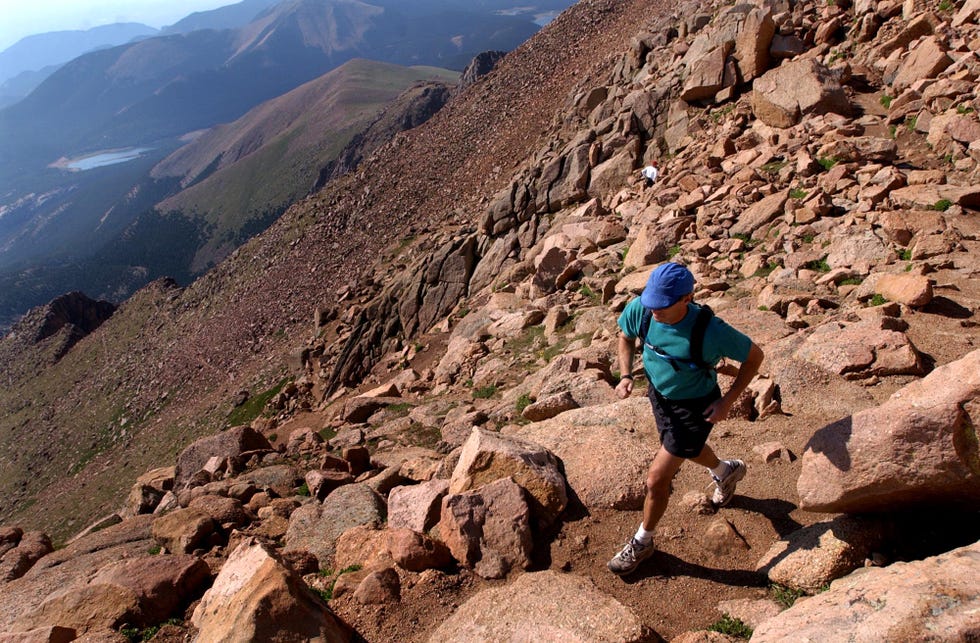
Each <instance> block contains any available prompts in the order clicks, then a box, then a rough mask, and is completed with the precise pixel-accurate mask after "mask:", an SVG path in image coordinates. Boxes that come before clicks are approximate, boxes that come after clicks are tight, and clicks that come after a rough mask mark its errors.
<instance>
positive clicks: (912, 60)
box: [892, 36, 953, 93]
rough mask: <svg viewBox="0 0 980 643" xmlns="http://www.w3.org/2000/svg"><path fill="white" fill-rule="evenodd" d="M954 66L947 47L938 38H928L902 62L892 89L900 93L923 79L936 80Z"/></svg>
mask: <svg viewBox="0 0 980 643" xmlns="http://www.w3.org/2000/svg"><path fill="white" fill-rule="evenodd" d="M951 64H953V59H952V58H950V57H949V54H947V53H946V47H945V46H943V44H942V42H941V41H940V40H939V38H937V37H936V36H926V37H925V38H923V39H922V40H921V41H919V44H918V46H917V47H916V48H915V49H913V50H912V53H910V54H909V55H908V57H907V58H905V60H903V61H902V64H901V66H899V68H898V73H896V74H895V79H894V80H893V81H892V87H894V88H895V90H896V91H897V92H899V93H901V92H902V91H903V90H905V89H907V88H908V87H910V86H912V85H913V84H915V82H916V81H918V80H922V79H923V78H935V77H936V76H938V75H939V73H940V72H941V71H943V70H944V69H946V68H947V67H949V66H950V65H951Z"/></svg>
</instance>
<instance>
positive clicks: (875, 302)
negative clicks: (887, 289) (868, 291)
mask: <svg viewBox="0 0 980 643" xmlns="http://www.w3.org/2000/svg"><path fill="white" fill-rule="evenodd" d="M869 303H870V304H871V305H872V306H882V305H884V304H886V303H888V300H887V299H885V297H884V296H883V295H880V294H875V296H874V297H872V298H871V301H870V302H869Z"/></svg>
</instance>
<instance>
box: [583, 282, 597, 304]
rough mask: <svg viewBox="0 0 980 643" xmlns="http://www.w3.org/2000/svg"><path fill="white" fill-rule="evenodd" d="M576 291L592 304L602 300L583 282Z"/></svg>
mask: <svg viewBox="0 0 980 643" xmlns="http://www.w3.org/2000/svg"><path fill="white" fill-rule="evenodd" d="M578 292H579V294H580V295H582V296H583V297H585V298H586V299H588V300H589V301H591V302H592V303H593V304H594V305H598V304H600V303H601V302H602V296H601V295H600V294H599V293H597V292H596V291H594V290H592V289H591V288H589V287H588V286H587V285H585V284H583V285H582V287H581V288H579V289H578Z"/></svg>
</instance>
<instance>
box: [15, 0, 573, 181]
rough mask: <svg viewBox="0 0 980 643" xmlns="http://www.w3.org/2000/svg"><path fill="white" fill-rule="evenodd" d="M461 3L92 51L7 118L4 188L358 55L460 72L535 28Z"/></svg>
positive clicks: (351, 8)
mask: <svg viewBox="0 0 980 643" xmlns="http://www.w3.org/2000/svg"><path fill="white" fill-rule="evenodd" d="M566 3H567V2H566ZM459 4H461V3H459V2H455V1H450V0H440V1H438V2H437V1H435V0H428V1H424V2H419V3H418V6H416V4H415V3H401V2H398V3H395V2H391V1H390V0H385V2H384V3H375V4H369V3H366V2H354V1H351V0H291V1H289V2H283V3H280V4H278V5H276V6H274V7H273V8H271V9H270V10H268V11H266V12H264V13H262V14H261V15H260V16H259V17H258V18H257V19H255V20H253V21H252V22H250V23H249V24H248V25H246V26H245V27H242V28H241V29H237V30H226V31H212V30H204V31H194V32H191V33H189V34H184V35H173V36H163V37H156V38H151V39H148V40H144V41H141V42H138V43H134V44H131V45H125V46H120V47H116V48H113V49H109V50H105V51H99V52H95V53H91V54H87V55H85V56H82V57H80V58H77V59H75V60H73V61H72V62H71V63H69V64H68V65H66V66H64V67H62V68H61V69H59V70H58V71H57V72H56V73H54V74H53V75H52V76H51V77H49V78H48V79H47V80H45V81H44V82H43V83H42V84H41V85H40V86H39V87H38V88H37V89H36V90H35V91H34V92H33V93H32V94H31V95H30V96H28V97H27V98H26V99H24V100H23V101H21V102H20V103H18V104H16V105H13V106H11V107H8V108H7V109H5V110H2V111H0V139H2V140H4V141H5V145H4V146H3V149H2V150H0V180H2V179H3V178H4V174H5V172H4V170H5V169H6V171H7V172H10V171H12V170H11V168H12V167H16V168H25V167H29V166H30V165H32V164H33V165H34V166H35V167H37V166H39V165H42V164H46V163H48V162H50V161H51V160H53V159H55V158H58V157H59V156H63V155H67V154H68V153H69V152H74V151H79V150H86V149H100V148H106V147H114V146H115V147H123V146H127V145H137V144H145V143H147V142H151V141H154V140H157V139H161V138H165V137H171V136H179V135H181V134H184V133H186V132H189V131H192V130H195V129H201V128H206V127H210V126H213V125H215V124H217V123H221V122H228V121H232V120H235V119H237V118H239V117H240V116H242V115H243V114H244V113H245V112H246V111H248V110H249V109H251V108H252V107H254V106H255V105H257V104H259V103H261V102H263V101H265V100H268V99H270V98H273V97H275V96H279V95H281V94H283V93H285V92H287V91H289V90H291V89H293V88H294V87H297V86H299V85H301V84H302V83H304V82H307V81H309V80H312V79H313V78H316V77H318V76H320V75H322V74H324V73H326V72H327V71H329V70H330V69H333V68H335V67H337V66H339V65H341V64H343V63H344V62H346V61H348V60H351V59H352V58H356V57H363V58H370V59H374V60H380V61H383V62H392V63H395V64H401V65H434V66H439V67H445V68H450V69H458V70H462V69H463V67H464V66H465V65H466V64H467V63H468V62H469V60H470V59H471V58H472V57H473V56H474V55H476V54H477V53H479V52H481V51H488V50H505V51H507V50H510V49H513V48H514V47H516V46H517V45H519V44H520V43H521V42H523V41H524V40H526V39H527V38H528V37H530V36H531V34H533V33H534V32H535V31H537V29H538V26H537V25H536V24H535V23H534V22H533V20H532V17H531V16H510V15H499V14H498V13H497V10H498V9H497V8H496V7H494V8H493V9H492V10H491V9H481V8H479V7H478V8H456V5H459ZM494 4H501V5H502V4H505V3H494ZM446 7H449V8H446Z"/></svg>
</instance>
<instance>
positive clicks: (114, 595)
mask: <svg viewBox="0 0 980 643" xmlns="http://www.w3.org/2000/svg"><path fill="white" fill-rule="evenodd" d="M137 622H140V605H139V598H138V597H137V596H136V593H135V592H134V591H133V590H131V589H128V588H126V587H122V586H120V585H109V584H104V583H99V584H90V585H81V586H79V585H75V584H69V585H68V586H67V587H63V588H62V589H60V590H58V591H56V592H55V593H53V594H51V595H50V596H48V597H47V598H46V599H44V602H43V603H41V605H40V606H39V607H38V608H37V609H36V610H35V611H34V612H32V613H31V614H29V615H27V616H26V617H24V618H22V619H21V620H20V621H18V622H17V623H15V624H14V627H13V630H14V631H20V632H25V631H29V630H33V629H37V628H43V627H49V626H52V625H60V626H62V627H67V628H70V629H73V630H75V632H76V633H77V634H79V635H81V634H85V633H87V632H97V631H99V630H117V629H119V628H120V627H121V626H122V625H123V624H125V623H137Z"/></svg>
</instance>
